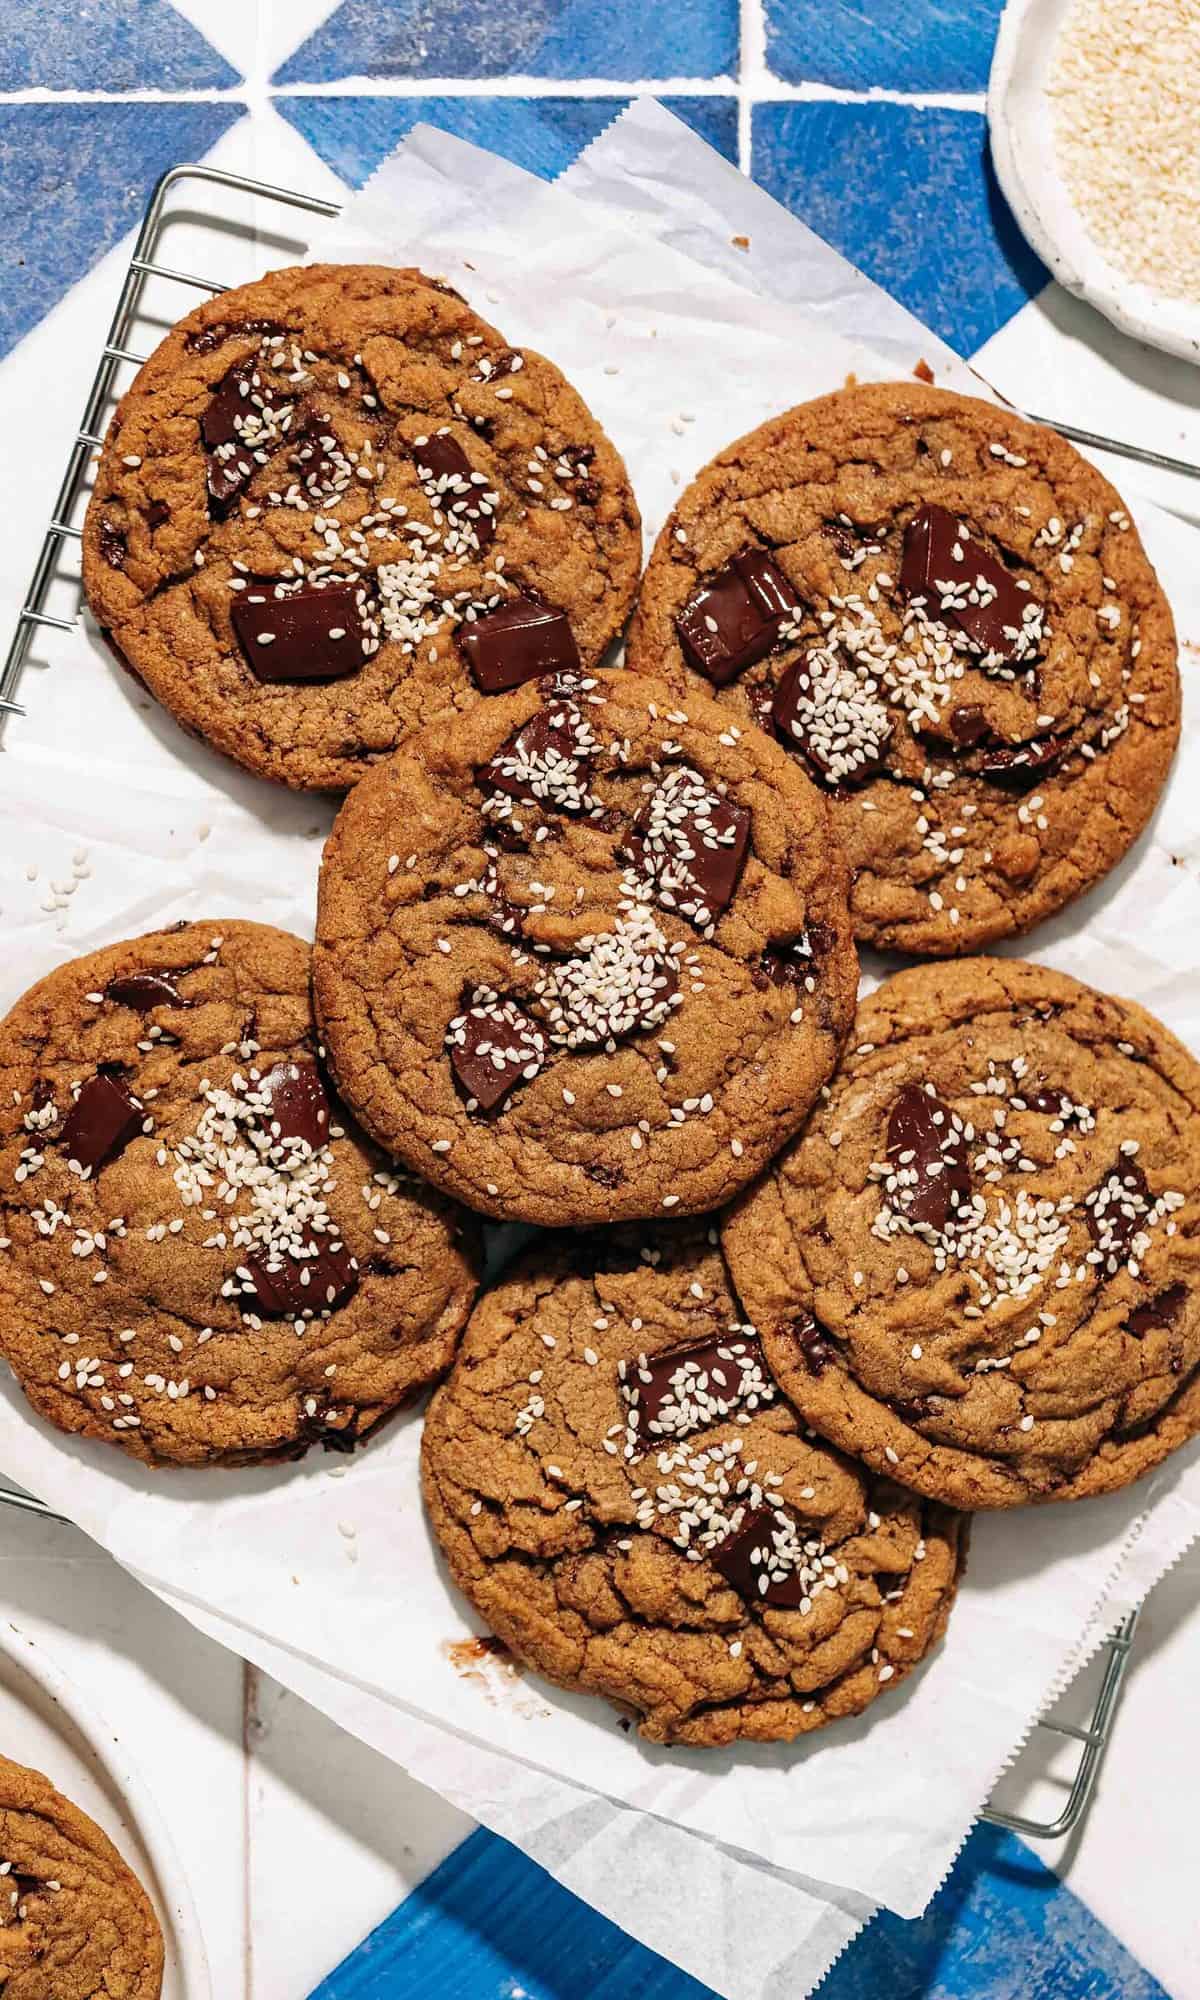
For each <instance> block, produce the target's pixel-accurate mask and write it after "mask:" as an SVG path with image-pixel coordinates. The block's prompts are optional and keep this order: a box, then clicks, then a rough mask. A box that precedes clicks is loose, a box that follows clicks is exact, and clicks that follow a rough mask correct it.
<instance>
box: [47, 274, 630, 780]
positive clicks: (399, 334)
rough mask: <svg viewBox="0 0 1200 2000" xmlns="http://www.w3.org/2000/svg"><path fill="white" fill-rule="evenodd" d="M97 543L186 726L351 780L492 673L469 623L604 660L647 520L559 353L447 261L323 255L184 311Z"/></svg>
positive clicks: (252, 759) (116, 448) (124, 429)
mask: <svg viewBox="0 0 1200 2000" xmlns="http://www.w3.org/2000/svg"><path fill="white" fill-rule="evenodd" d="M83 555H84V568H83V574H84V584H85V588H86V591H87V596H88V601H89V603H90V605H91V608H92V611H93V612H94V614H95V616H96V618H97V620H98V621H99V623H100V625H101V626H102V627H103V628H104V630H105V632H106V635H107V636H108V637H109V639H110V641H111V643H112V645H113V647H114V649H115V650H116V651H117V653H118V655H119V656H120V657H121V658H122V659H123V660H124V663H125V664H126V665H127V666H128V667H129V668H130V669H131V670H132V671H133V673H134V674H135V676H136V677H138V678H139V679H141V680H142V681H144V682H145V684H146V686H147V687H148V688H149V689H150V691H151V693H153V694H154V695H155V696H156V697H157V699H158V700H159V701H161V702H162V703H163V704H164V706H165V707H166V708H168V709H170V710H171V711H172V713H173V714H174V715H175V717H176V719H177V720H178V721H179V722H181V723H182V724H183V725H184V727H185V728H187V729H189V730H191V731H192V732H193V733H196V734H199V735H201V736H204V737H207V738H208V740H209V741H210V742H211V743H213V744H214V745H215V746H216V747H217V748H218V749H219V750H222V751H224V752H225V753H226V754H227V755H228V756H230V757H233V758H235V759H236V760H237V761H238V762H239V763H241V764H244V765H246V766H247V767H248V768H249V769H250V770H252V771H256V772H258V773H259V774H260V775H262V776H264V777H268V778H273V779H277V780H280V781H282V782H283V783H285V784H288V785H291V786H294V787H299V788H300V789H304V790H311V789H321V788H330V789H344V788H346V787H348V786H350V785H353V784H354V783H355V782H356V781H357V780H358V778H359V777H360V776H361V775H362V772H363V771H364V770H365V769H366V768H368V766H369V765H370V763H371V762H373V761H374V760H375V759H377V758H378V757H380V756H383V755H386V753H387V752H388V751H389V750H392V749H394V748H395V746H396V744H397V743H399V742H400V741H401V740H402V739H403V737H405V736H406V735H407V734H408V733H409V731H410V730H412V729H413V728H415V727H418V726H420V725H421V724H422V723H424V722H427V721H429V720H430V719H431V718H432V717H433V716H435V715H437V714H442V713H447V712H450V711H453V710H456V709H462V708H465V707H467V706H468V705H469V704H470V703H472V702H474V701H476V700H478V699H479V694H480V691H481V687H484V686H485V681H484V679H483V677H482V676H481V670H480V668H479V666H478V663H477V662H476V661H474V660H473V659H472V658H471V657H470V654H469V652H468V651H467V650H466V649H465V648H464V646H463V644H462V643H461V636H462V635H463V634H465V633H468V632H469V630H470V626H471V624H472V623H473V622H474V621H477V620H478V621H480V622H484V623H486V621H487V619H488V617H489V615H492V614H494V613H495V612H496V610H497V609H498V608H501V607H511V606H512V605H513V604H517V605H519V606H523V607H525V618H526V624H527V626H528V625H530V624H532V628H533V634H534V636H533V637H531V636H530V633H529V632H527V633H526V649H527V650H528V647H529V645H530V644H533V643H534V641H535V639H536V643H537V644H538V645H540V646H541V647H542V648H543V649H544V648H545V647H547V646H549V647H551V648H552V649H553V650H554V652H555V655H556V657H557V656H558V655H560V654H561V655H563V656H564V658H565V661H566V663H567V664H570V663H572V657H573V656H574V655H576V654H577V656H578V661H579V662H581V663H582V664H583V665H584V666H585V667H590V666H594V665H595V664H596V662H597V661H598V660H599V659H600V656H601V655H602V653H603V652H604V649H605V647H606V646H607V645H608V643H609V641H610V640H611V639H612V638H613V637H614V636H615V635H616V634H617V632H619V631H620V629H621V626H622V625H623V623H624V620H625V617H626V615H627V613H628V610H629V607H630V604H631V602H632V599H633V593H634V591H635V589H636V586H637V578H638V572H639V570H640V567H641V525H640V518H639V515H638V510H637V504H636V502H635V500H634V497H633V493H632V491H631V489H630V485H629V480H628V476H627V474H626V472H625V467H624V465H623V463H622V461H621V459H620V457H619V455H618V454H617V452H616V451H615V450H614V449H613V446H612V445H611V444H610V443H609V440H608V439H607V437H606V436H605V434H604V432H603V431H602V430H601V429H600V427H599V425H598V424H597V423H596V421H595V419H594V418H593V417H592V416H591V414H590V412H589V411H588V409H587V408H586V406H585V405H584V403H583V402H582V400H581V398H580V397H579V396H578V395H577V394H576V392H575V390H574V389H572V388H571V386H570V384H569V383H567V382H566V381H565V380H564V378H563V376H562V375H561V374H560V373H559V371H558V369H557V368H555V367H554V365H553V364H552V363H551V362H549V361H547V360H545V359H544V358H543V357H542V356H541V355H539V354H536V353H534V352H532V351H531V350H529V349H523V350H520V349H514V348H511V347H509V346H508V345H507V344H506V342H505V341H504V340H503V338H502V337H501V335H500V334H499V333H497V331H496V329H495V328H494V327H492V326H489V325H488V323H487V322H486V321H485V320H482V319H480V318H479V317H478V316H477V315H476V314H475V313H474V312H472V310H471V309H470V307H469V306H468V305H466V304H465V303H464V302H463V300H462V299H460V298H459V297H458V295H457V294H456V293H454V292H452V291H451V290H450V289H449V287H447V286H443V285H440V284H439V283H438V281H436V280H434V279H431V278H426V277H424V276H422V274H421V273H420V272H417V271H403V270H391V269H385V268H382V267H375V266H365V265H363V266H360V265H345V266H341V265H312V266H305V267H303V268H298V269H292V270H283V271H274V272H271V273H270V274H269V275H268V276H267V277H265V278H262V279H260V280H259V281H258V282H257V283H255V284H251V285H243V286H240V287H238V288H237V289H236V290H234V291H229V292H226V293H224V294H223V296H221V297H219V298H216V299H212V300H210V301H209V302H208V303H206V304H205V305H202V306H200V307H198V308H197V309H196V311H195V312H192V313H190V314H189V315H188V316H187V318H186V319H184V320H182V321H180V323H179V325H178V326H176V327H175V328H174V329H173V330H172V331H171V333H169V334H168V335H167V338H166V339H165V340H164V341H163V343H162V345H161V346H160V347H159V348H158V349H157V351H156V352H155V353H154V355H152V356H151V358H150V360H149V361H148V362H147V363H146V364H145V366H144V367H143V368H142V370H141V371H140V373H139V375H138V376H137V378H136V380H135V381H134V383H133V385H132V386H131V388H130V389H129V390H128V391H127V393H126V394H125V396H124V397H123V398H122V400H121V403H120V406H119V408H118V410H117V412H116V414H115V416H114V418H113V422H112V424H111V426H110V428H109V432H108V436H107V438H106V441H105V446H104V451H103V454H102V457H101V462H100V467H99V471H98V474H97V479H96V487H95V493H94V496H93V498H92V501H91V505H90V507H89V510H88V516H87V522H86V524H85V528H84V541H83ZM555 613H557V614H559V616H558V617H557V619H556V618H555V616H554V614H555ZM510 650H511V648H510ZM514 671H515V669H514Z"/></svg>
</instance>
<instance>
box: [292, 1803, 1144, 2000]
mask: <svg viewBox="0 0 1200 2000" xmlns="http://www.w3.org/2000/svg"><path fill="white" fill-rule="evenodd" d="M681 1887H682V1885H681ZM780 1977H781V1984H780V1988H779V1990H780V1995H781V1996H782V1995H783V1994H784V1993H786V1992H788V1991H790V1987H789V1985H788V1982H787V1978H786V1973H783V1974H781V1975H780ZM518 1992H520V1993H522V1994H523V1995H524V1996H526V2000H579V1996H580V1995H585V1994H586V1995H587V1996H588V2000H706V1996H711V1989H710V1988H709V1987H707V1986H702V1985H701V1984H699V1982H698V1981H697V1980H695V1979H692V1978H690V1977H689V1975H688V1974H687V1973H685V1972H680V1971H679V1970H678V1969H677V1968H675V1967H674V1966H671V1965H669V1964H668V1963H667V1962H666V1960H665V1959H662V1958H660V1957H659V1956H658V1955H657V1953H655V1952H652V1951H647V1950H646V1948H645V1947H644V1946H643V1945H640V1944H636V1943H635V1942H634V1940H633V1939H632V1938H630V1937H628V1936H627V1935H626V1934H625V1932H624V1931H621V1930H618V1929H617V1927H616V1925H615V1924H611V1923H609V1921H608V1919H607V1918H606V1917H602V1916H600V1914H599V1913H598V1912H597V1911H596V1910H593V1909H590V1908H589V1907H588V1905H587V1904H586V1903H581V1902H580V1901H579V1899H578V1897H576V1896H573V1895H572V1894H571V1893H570V1891H569V1890H567V1889H563V1888H560V1887H559V1885H558V1883H556V1882H555V1881H554V1880H553V1878H552V1877H551V1876H549V1875H547V1874H546V1873H545V1872H544V1871H543V1870H542V1869H541V1868H539V1867H537V1865H536V1864H535V1863H534V1862H532V1861H529V1860H527V1859H526V1857H525V1856H524V1855H523V1854H521V1853H520V1852H519V1851H518V1850H517V1849H516V1848H515V1847H510V1846H509V1844H508V1842H507V1841H504V1840H498V1839H497V1838H496V1836H495V1835H494V1834H490V1833H485V1832H482V1831H480V1832H478V1833H473V1834H472V1835H471V1837H470V1839H468V1840H465V1841H464V1842H463V1844H462V1846H461V1847H458V1848H456V1849H455V1851H454V1853H453V1854H451V1855H450V1856H449V1857H448V1858H447V1859H446V1860H445V1861H444V1862H443V1863H442V1865H441V1867H440V1868H437V1869H435V1870H434V1873H433V1874H432V1875H430V1876H429V1877H428V1879H427V1880H426V1881H425V1882H423V1883H422V1884H421V1886H420V1888H418V1889H416V1890H415V1891H414V1892H413V1894H412V1895H411V1896H409V1897H408V1899H407V1901H405V1902H404V1903H402V1904H401V1905H400V1908H399V1909H398V1910H396V1911H395V1912H394V1913H393V1915H392V1916H390V1917H388V1918H387V1919H386V1921H385V1922H384V1923H382V1924H381V1925H380V1926H379V1928H378V1929H377V1930H375V1931H373V1932H372V1933H371V1936H370V1937H369V1938H367V1939H366V1941H365V1942H364V1943H363V1944H362V1945H360V1947H359V1949H358V1950H357V1951H356V1952H354V1953H353V1954H352V1955H351V1957H349V1958H348V1959H346V1960H345V1961H344V1962H343V1964H342V1965H340V1966H339V1967H338V1969H337V1970H336V1972H332V1973H330V1975H329V1977H328V1979H326V1980H324V1981H323V1982H322V1984H321V1985H320V1986H318V1987H317V1989H316V1991H315V1992H314V1993H313V1994H312V1995H311V1996H310V2000H399V1996H400V1995H401V1994H403V1996H404V2000H502V1996H511V1995H514V1994H516V1993H518ZM881 1994H886V1995H887V1996H888V2000H1102V1996H1103V2000H1168V1996H1167V1995H1166V1993H1165V1992H1164V1990H1163V1988H1162V1987H1161V1986H1160V1985H1159V1984H1158V1981H1157V1980H1156V1979H1153V1978H1152V1977H1151V1976H1150V1974H1149V1973H1148V1972H1144V1971H1143V1970H1142V1968H1141V1967H1140V1966H1139V1965H1137V1964H1136V1962H1135V1961H1134V1960H1133V1959H1132V1958H1130V1956H1129V1953H1128V1952H1127V1951H1126V1950H1125V1949H1124V1947H1123V1946H1122V1945H1120V1944H1118V1942H1117V1940H1116V1939H1115V1938H1114V1937H1113V1936H1112V1934H1111V1933H1110V1932H1109V1931H1107V1930H1106V1929H1105V1928H1104V1926H1103V1925H1102V1924H1099V1923H1097V1921H1096V1919H1095V1917H1093V1916H1092V1915H1091V1913H1090V1911H1089V1910H1088V1909H1086V1907H1085V1906H1084V1904H1082V1903H1081V1902H1080V1901H1079V1899H1078V1897H1076V1896H1073V1895H1072V1894H1071V1891H1070V1890H1069V1889H1065V1888H1064V1887H1063V1886H1062V1884H1061V1883H1060V1881H1059V1880H1058V1877H1057V1876H1056V1875H1053V1874H1051V1872H1050V1870H1049V1869H1048V1868H1045V1867H1043V1866H1042V1863H1041V1862H1040V1861H1038V1860H1036V1859H1035V1858H1034V1856H1033V1855H1032V1854H1030V1852H1029V1850H1028V1849H1027V1848H1026V1847H1023V1846H1022V1844H1021V1842H1020V1841H1018V1840H1015V1839H1014V1838H1013V1836H1012V1835H1011V1834H1007V1833H1001V1832H1000V1831H999V1830H998V1829H996V1828H994V1827H985V1826H981V1827H977V1828H976V1830H975V1832H974V1833H973V1834H972V1835H971V1838H970V1840H969V1841H968V1842H967V1845H966V1847H965V1848H964V1850H963V1852H962V1854H961V1855H960V1856H959V1859H958V1861H957V1862H956V1864H955V1867H954V1869H953V1871H952V1873H951V1875H950V1877H949V1880H948V1881H947V1882H946V1884H945V1887H944V1888H943V1889H942V1890H941V1891H940V1893H939V1894H938V1896H937V1897H936V1898H935V1899H934V1901H933V1903H932V1904H931V1906H930V1908H929V1910H928V1911H927V1913H926V1915H925V1916H924V1917H921V1918H919V1919H918V1920H917V1921H916V1922H915V1923H904V1922H902V1921H901V1920H900V1918H898V1917H893V1916H890V1915H888V1914H886V1913H885V1914H883V1915H881V1916H879V1917H877V1918H876V1920H875V1922H874V1923H873V1924H871V1925H869V1926H868V1928H867V1930H866V1931H864V1932H863V1934H862V1936H861V1937H859V1938H858V1939H856V1941H855V1943H854V1944H853V1945H852V1946H851V1948H850V1950H849V1951H848V1952H846V1953H844V1955H843V1956H842V1957H841V1958H840V1959H839V1960H838V1962H837V1964H836V1965H835V1966H834V1968H833V1970H832V1972H831V1973H830V1974H829V1976H828V1978H827V1979H826V1980H825V1981H824V1983H823V1984H822V1986H821V1988H820V2000H879V1996H880V1995H881Z"/></svg>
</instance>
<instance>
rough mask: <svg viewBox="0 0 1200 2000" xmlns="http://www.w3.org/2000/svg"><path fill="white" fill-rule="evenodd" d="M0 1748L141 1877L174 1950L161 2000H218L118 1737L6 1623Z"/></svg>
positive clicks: (149, 1805)
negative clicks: (49, 1787) (89, 1823)
mask: <svg viewBox="0 0 1200 2000" xmlns="http://www.w3.org/2000/svg"><path fill="white" fill-rule="evenodd" d="M0 1749H3V1751H4V1754H5V1756H6V1757H9V1758H11V1759H12V1761H13V1762H14V1763H16V1764H28V1765H30V1766H32V1768H33V1769H34V1770H35V1771H41V1772H43V1773H44V1774H45V1776H46V1777H47V1778H49V1780H50V1782H51V1784H53V1785H56V1786H57V1788H58V1790H59V1791H60V1792H62V1793H63V1795H64V1797H66V1798H68V1799H70V1800H71V1802H72V1804H73V1805H77V1806H79V1807H80V1808H81V1809H82V1811H84V1812H85V1813H87V1815H88V1817H89V1819H94V1820H95V1822H96V1825H97V1826H98V1827H101V1828H102V1829H103V1831H104V1832H105V1833H106V1834H107V1835H108V1837H109V1839H110V1840H111V1841H112V1842H113V1845H114V1846H115V1847H116V1848H117V1849H118V1851H119V1853H120V1854H121V1856H122V1857H123V1859H124V1860H125V1861H127V1862H128V1864H129V1866H130V1867H131V1868H132V1869H133V1872H134V1874H135V1875H136V1876H137V1877H138V1880H139V1881H140V1882H141V1883H142V1885H143V1887H144V1888H145V1890H146V1893H147V1894H148V1896H149V1897H150V1900H151V1902H152V1903H153V1904H154V1906H155V1909H156V1910H157V1912H158V1920H159V1922H160V1924H161V1925H162V1930H163V1937H164V1939H165V1941H166V1969H165V1972H164V1975H163V1989H162V1990H163V2000H212V1984H211V1981H210V1979H209V1972H208V1957H207V1954H206V1953H205V1949H204V1942H203V1939H202V1938H201V1936H200V1926H199V1924H198V1923H197V1921H196V1912H195V1909H194V1907H193V1904H192V1894H191V1890H190V1889H189V1888H188V1885H187V1882H186V1880H185V1878H184V1875H183V1872H182V1870H181V1869H180V1866H179V1860H178V1857H177V1855H176V1853H175V1849H174V1847H173V1845H172V1842H171V1839H170V1836H169V1835H168V1833H167V1830H166V1827H165V1826H164V1825H163V1822H162V1818H161V1816H160V1814H159V1810H158V1807H157V1806H156V1805H155V1803H154V1801H153V1799H152V1798H151V1797H150V1795H149V1793H148V1792H147V1790H146V1788H145V1786H144V1785H143V1783H142V1780H141V1778H140V1777H139V1776H138V1774H137V1772H136V1771H135V1770H134V1769H133V1766H132V1765H131V1764H130V1762H129V1759H128V1757H127V1756H126V1754H125V1751H124V1749H123V1747H122V1745H121V1743H120V1741H119V1739H118V1738H117V1737H116V1736H114V1734H113V1732H112V1730H111V1729H109V1728H108V1726H107V1725H106V1724H105V1723H104V1722H103V1721H102V1720H101V1719H100V1717H99V1716H98V1715H97V1714H96V1713H95V1711H94V1710H93V1709H91V1708H90V1707H89V1706H88V1704H87V1703H86V1702H85V1701H84V1700H83V1698H82V1696H81V1695H80V1694H79V1693H78V1692H77V1690H76V1689H75V1688H74V1687H73V1686H72V1685H71V1683H70V1682H69V1681H68V1680H67V1679H66V1678H65V1676H64V1675H63V1674H62V1672H61V1671H60V1670H59V1668H58V1667H55V1666H52V1665H51V1663H50V1661H49V1660H48V1659H47V1657H46V1655H45V1653H43V1652H42V1651H41V1649H40V1647H38V1646H36V1645H35V1644H34V1642H33V1640H32V1639H30V1638H27V1637H26V1635H25V1634H24V1633H23V1632H21V1631H19V1630H18V1629H17V1627H16V1626H15V1625H12V1624H10V1623H9V1621H8V1620H7V1619H4V1620H2V1621H0Z"/></svg>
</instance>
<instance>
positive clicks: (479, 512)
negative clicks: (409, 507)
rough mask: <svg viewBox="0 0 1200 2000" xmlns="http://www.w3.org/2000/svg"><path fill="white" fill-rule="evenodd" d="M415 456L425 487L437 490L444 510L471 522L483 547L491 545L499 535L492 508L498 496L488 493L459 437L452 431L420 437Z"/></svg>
mask: <svg viewBox="0 0 1200 2000" xmlns="http://www.w3.org/2000/svg"><path fill="white" fill-rule="evenodd" d="M412 458H413V464H414V465H415V466H416V468H417V477H418V478H419V479H420V481H421V484H422V485H423V486H424V487H426V489H428V488H430V487H432V488H433V489H434V490H433V492H432V493H431V494H430V498H431V499H433V500H434V502H435V504H436V505H437V506H438V507H440V508H441V511H442V513H443V514H449V515H451V516H453V517H454V518H455V519H458V520H462V521H464V522H466V523H468V524H469V526H470V528H471V532H472V533H473V534H474V536H475V540H476V541H477V542H478V544H479V547H480V549H481V550H482V549H487V548H490V547H491V545H492V543H493V541H494V540H495V538H496V517H495V515H494V514H493V513H492V511H491V510H492V508H493V507H494V505H495V501H496V496H495V494H494V493H491V492H489V490H488V483H487V480H486V479H480V480H478V481H477V480H476V476H475V473H474V472H473V471H472V468H471V461H470V459H469V458H468V457H467V454H466V452H465V451H464V450H463V448H462V446H461V445H460V443H459V442H458V439H457V438H455V437H451V435H450V433H449V431H435V432H434V433H433V435H432V437H423V438H418V439H417V442H416V443H415V444H414V446H413V448H412ZM485 500H486V503H487V504H486V506H485V504H484V502H485Z"/></svg>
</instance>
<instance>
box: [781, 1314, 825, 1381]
mask: <svg viewBox="0 0 1200 2000" xmlns="http://www.w3.org/2000/svg"><path fill="white" fill-rule="evenodd" d="M791 1332H792V1337H793V1339H794V1340H795V1342H796V1345H797V1346H798V1348H799V1349H800V1352H801V1354H802V1355H803V1356H804V1366H805V1367H806V1368H807V1370H808V1372H809V1374H810V1375H823V1374H824V1373H825V1370H826V1369H827V1368H828V1366H829V1364H830V1362H831V1361H832V1360H833V1349H832V1347H831V1346H830V1345H829V1341H828V1339H827V1337H826V1333H825V1329H824V1327H823V1326H818V1325H817V1322H816V1320H815V1319H814V1318H813V1316H812V1314H811V1313H800V1314H799V1315H798V1316H797V1318H795V1319H794V1320H793V1321H792V1326H791Z"/></svg>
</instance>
